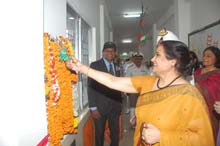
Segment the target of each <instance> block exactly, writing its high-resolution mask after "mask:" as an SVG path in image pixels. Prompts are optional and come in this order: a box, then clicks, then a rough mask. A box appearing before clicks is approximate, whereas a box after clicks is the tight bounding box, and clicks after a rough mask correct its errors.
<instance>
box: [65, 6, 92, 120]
mask: <svg viewBox="0 0 220 146" xmlns="http://www.w3.org/2000/svg"><path fill="white" fill-rule="evenodd" d="M66 20H67V29H66V37H67V38H68V39H69V40H70V41H71V42H72V44H73V48H74V52H75V57H76V58H78V59H79V60H80V61H81V62H82V63H83V64H86V65H89V49H88V48H89V44H90V43H89V31H90V30H91V27H90V26H89V25H88V24H87V23H86V22H85V21H84V20H83V19H82V18H81V17H80V16H79V15H78V14H77V13H76V12H75V11H74V10H73V9H72V8H71V7H70V6H69V5H68V4H67V18H66ZM78 79H79V80H78V82H77V83H73V96H74V99H73V105H74V115H75V116H78V115H79V114H80V113H81V111H82V110H83V109H84V108H86V107H87V105H88V95H87V77H86V76H85V75H83V74H78Z"/></svg>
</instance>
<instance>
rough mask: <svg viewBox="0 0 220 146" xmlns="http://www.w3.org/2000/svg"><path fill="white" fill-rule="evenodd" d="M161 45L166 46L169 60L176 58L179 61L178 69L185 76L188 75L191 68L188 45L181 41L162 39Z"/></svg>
mask: <svg viewBox="0 0 220 146" xmlns="http://www.w3.org/2000/svg"><path fill="white" fill-rule="evenodd" d="M159 45H162V46H163V47H164V52H165V53H166V58H167V59H168V60H171V59H175V60H176V61H177V62H176V65H175V67H176V70H177V71H178V72H179V73H180V74H182V75H184V76H186V75H188V74H189V72H190V70H191V65H190V62H191V61H190V56H189V49H188V47H187V46H186V45H185V44H184V43H182V42H180V41H161V42H160V43H159Z"/></svg>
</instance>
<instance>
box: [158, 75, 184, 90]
mask: <svg viewBox="0 0 220 146" xmlns="http://www.w3.org/2000/svg"><path fill="white" fill-rule="evenodd" d="M181 76H182V75H179V76H177V77H176V78H175V79H173V80H172V81H171V82H170V83H169V84H167V85H166V86H164V87H160V86H159V83H160V79H158V80H157V88H158V89H164V88H167V87H169V86H170V85H171V84H172V83H173V82H175V81H176V80H177V79H179V78H180V77H181Z"/></svg>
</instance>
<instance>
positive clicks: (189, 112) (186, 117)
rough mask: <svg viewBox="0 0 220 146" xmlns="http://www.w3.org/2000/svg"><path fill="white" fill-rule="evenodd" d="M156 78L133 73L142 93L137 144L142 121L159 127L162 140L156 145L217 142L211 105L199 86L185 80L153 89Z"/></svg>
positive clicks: (191, 145)
mask: <svg viewBox="0 0 220 146" xmlns="http://www.w3.org/2000/svg"><path fill="white" fill-rule="evenodd" d="M155 81H156V78H155V77H149V76H145V77H132V83H133V85H134V87H135V88H136V90H137V91H138V92H139V93H140V94H141V95H140V96H139V98H138V101H137V105H136V117H137V125H136V129H135V134H134V146H136V145H137V143H139V140H140V137H141V135H140V127H141V124H142V123H143V122H146V123H151V124H153V125H155V126H156V127H157V128H159V130H160V141H159V142H158V143H155V144H153V146H214V138H213V132H212V127H211V123H210V119H209V115H208V109H207V107H206V104H205V101H204V100H203V98H202V96H201V94H200V93H199V92H198V90H197V89H196V88H195V87H193V86H192V85H190V84H184V85H175V86H171V87H168V88H164V89H161V90H157V91H151V89H152V88H153V85H154V82H155ZM142 145H144V144H142Z"/></svg>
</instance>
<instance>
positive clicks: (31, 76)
mask: <svg viewBox="0 0 220 146" xmlns="http://www.w3.org/2000/svg"><path fill="white" fill-rule="evenodd" d="M9 11H10V13H8V12H9ZM42 16H43V1H39V0H32V1H30V0H19V1H17V0H10V1H4V2H3V1H1V4H0V18H1V22H2V23H1V27H0V32H1V36H0V37H1V42H2V43H1V54H2V55H1V57H0V66H1V73H0V87H1V89H0V100H1V102H0V115H1V120H0V146H35V145H37V144H38V142H40V140H41V139H42V138H43V137H44V136H45V135H46V134H47V123H46V106H45V95H44V70H43V17H42Z"/></svg>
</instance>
